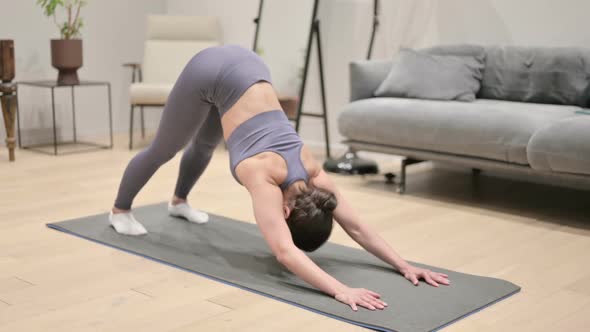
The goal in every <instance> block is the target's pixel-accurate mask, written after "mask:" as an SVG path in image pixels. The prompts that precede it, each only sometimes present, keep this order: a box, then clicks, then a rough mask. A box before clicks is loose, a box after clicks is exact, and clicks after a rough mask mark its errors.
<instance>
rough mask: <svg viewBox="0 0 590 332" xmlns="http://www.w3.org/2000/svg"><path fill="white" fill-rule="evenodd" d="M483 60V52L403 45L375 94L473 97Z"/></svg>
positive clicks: (479, 78)
mask: <svg viewBox="0 0 590 332" xmlns="http://www.w3.org/2000/svg"><path fill="white" fill-rule="evenodd" d="M483 60H484V58H483V56H482V57H474V56H450V55H434V54H428V53H424V52H418V51H414V50H410V49H401V50H400V51H399V53H398V54H397V55H396V56H395V58H394V59H393V64H392V67H391V69H390V71H389V74H388V75H387V77H386V78H385V80H384V81H383V82H382V83H381V85H379V87H378V88H377V90H376V91H375V96H377V97H405V98H423V99H437V100H460V101H473V100H475V94H476V93H477V92H478V91H479V86H480V80H481V78H482V70H483Z"/></svg>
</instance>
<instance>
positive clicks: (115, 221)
mask: <svg viewBox="0 0 590 332" xmlns="http://www.w3.org/2000/svg"><path fill="white" fill-rule="evenodd" d="M196 65H199V64H198V63H196ZM198 67H199V66H195V63H194V62H193V61H191V63H189V65H187V67H186V68H185V69H184V70H183V73H182V74H181V75H180V77H179V79H178V81H177V82H176V84H175V85H174V88H173V89H172V91H171V92H170V95H169V97H168V101H167V102H166V106H165V107H164V111H163V112H162V118H161V120H160V125H159V127H158V131H157V133H156V137H155V138H154V140H153V142H152V143H151V144H150V146H149V147H148V148H146V149H145V150H143V151H141V152H140V153H138V154H137V155H136V156H135V157H134V158H133V159H132V160H131V161H130V162H129V165H128V166H127V168H126V169H125V172H124V173H123V178H122V179H121V184H120V185H119V191H118V193H117V198H116V200H115V205H114V209H113V214H112V215H111V218H110V219H111V224H112V225H113V227H115V230H116V231H117V232H119V233H123V234H129V235H139V234H144V233H146V230H145V228H144V227H143V226H142V225H141V224H140V223H139V222H137V220H135V219H134V218H133V215H131V213H128V212H129V210H130V209H131V205H132V203H133V199H134V198H135V196H136V195H137V193H138V192H139V191H140V190H141V188H143V186H144V185H145V184H146V183H147V181H148V180H149V179H150V178H151V177H152V175H153V174H154V173H155V172H156V170H158V168H160V166H161V165H163V164H164V163H166V162H167V161H169V160H170V159H172V158H173V157H174V156H175V155H176V153H177V152H178V151H180V150H181V149H182V148H183V147H184V146H185V145H186V143H187V142H188V141H189V140H190V139H191V137H193V136H194V135H195V133H196V132H197V131H198V129H199V128H200V127H201V126H202V125H203V123H204V122H205V120H206V119H207V117H208V115H209V113H211V109H212V106H211V105H210V104H209V103H208V102H205V101H204V100H203V95H202V93H200V90H199V87H202V86H206V85H207V82H202V81H201V82H199V81H198V80H196V78H197V77H198V75H197V74H198V71H197V72H196V70H198Z"/></svg>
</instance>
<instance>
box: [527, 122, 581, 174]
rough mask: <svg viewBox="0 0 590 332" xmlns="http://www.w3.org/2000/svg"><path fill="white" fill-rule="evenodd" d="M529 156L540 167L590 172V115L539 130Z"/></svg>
mask: <svg viewBox="0 0 590 332" xmlns="http://www.w3.org/2000/svg"><path fill="white" fill-rule="evenodd" d="M527 155H528V159H529V161H530V165H531V167H532V168H534V169H537V170H544V171H554V172H563V173H575V174H585V175H590V115H577V116H574V117H569V118H567V119H562V120H560V121H557V122H555V123H553V124H550V125H548V126H546V127H544V128H541V129H539V130H538V131H537V132H536V133H535V134H534V135H533V137H532V138H531V142H530V143H529V145H528V147H527Z"/></svg>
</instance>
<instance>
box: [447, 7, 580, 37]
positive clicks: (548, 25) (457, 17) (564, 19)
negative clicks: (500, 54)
mask: <svg viewBox="0 0 590 332" xmlns="http://www.w3.org/2000/svg"><path fill="white" fill-rule="evenodd" d="M437 7H438V8H437V10H436V22H437V23H436V26H437V31H438V38H437V39H438V41H439V42H441V43H456V42H471V43H482V44H506V45H540V46H583V47H590V34H589V33H587V29H586V28H585V27H586V25H587V17H588V12H590V1H586V0H565V1H554V0H519V1H513V0H476V1H474V0H445V1H444V4H443V3H442V2H438V6H437Z"/></svg>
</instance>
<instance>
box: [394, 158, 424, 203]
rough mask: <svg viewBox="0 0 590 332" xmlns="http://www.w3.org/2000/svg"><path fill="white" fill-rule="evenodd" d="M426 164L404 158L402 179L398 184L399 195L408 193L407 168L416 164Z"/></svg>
mask: <svg viewBox="0 0 590 332" xmlns="http://www.w3.org/2000/svg"><path fill="white" fill-rule="evenodd" d="M421 162H424V160H419V159H413V158H404V159H403V160H402V168H401V172H400V179H399V182H398V184H397V188H396V192H397V193H398V194H403V193H405V192H406V167H408V166H410V165H414V164H419V163H421Z"/></svg>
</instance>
